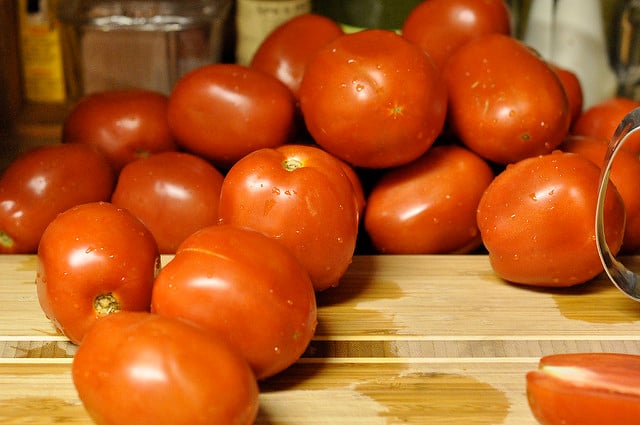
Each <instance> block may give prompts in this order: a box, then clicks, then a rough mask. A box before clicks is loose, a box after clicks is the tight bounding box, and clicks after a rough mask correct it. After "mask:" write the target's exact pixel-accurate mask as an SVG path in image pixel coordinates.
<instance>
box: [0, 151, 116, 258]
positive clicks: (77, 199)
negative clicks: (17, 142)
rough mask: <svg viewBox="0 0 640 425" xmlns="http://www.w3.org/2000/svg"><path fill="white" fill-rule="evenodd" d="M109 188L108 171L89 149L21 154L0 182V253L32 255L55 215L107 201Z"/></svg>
mask: <svg viewBox="0 0 640 425" xmlns="http://www.w3.org/2000/svg"><path fill="white" fill-rule="evenodd" d="M114 184H115V173H114V170H113V169H112V168H111V166H110V165H109V163H108V162H107V160H106V158H105V157H104V156H103V155H101V154H100V153H99V152H97V151H96V150H95V149H94V148H92V147H90V146H86V145H63V144H56V145H47V146H41V147H37V148H34V149H31V150H29V151H26V152H24V153H22V154H21V155H20V156H18V157H17V158H16V159H15V160H14V161H12V162H11V163H10V164H9V165H8V167H7V168H6V169H5V171H4V173H3V174H2V177H0V253H5V254H35V252H36V250H37V248H38V243H39V242H40V237H41V236H42V232H44V229H45V228H46V227H47V225H48V224H49V223H50V222H51V220H53V219H54V218H55V217H56V215H58V214H59V213H61V212H62V211H64V210H66V209H68V208H71V207H72V206H74V205H77V204H82V203H86V202H92V201H108V200H109V198H110V197H111V192H112V191H113V187H114Z"/></svg>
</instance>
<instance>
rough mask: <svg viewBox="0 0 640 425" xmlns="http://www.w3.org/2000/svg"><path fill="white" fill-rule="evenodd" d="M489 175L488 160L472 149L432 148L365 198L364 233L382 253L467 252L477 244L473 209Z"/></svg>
mask: <svg viewBox="0 0 640 425" xmlns="http://www.w3.org/2000/svg"><path fill="white" fill-rule="evenodd" d="M492 179H493V171H492V169H491V167H490V166H489V164H487V162H486V161H485V160H483V159H482V158H480V157H479V156H477V155H476V154H474V153H472V152H471V151H469V150H467V149H465V148H462V147H460V146H455V145H443V146H436V147H433V148H431V149H430V150H429V151H428V152H427V153H426V154H425V155H423V156H422V157H421V158H419V159H417V160H416V161H414V162H412V163H410V164H407V165H405V166H403V167H400V168H396V169H393V170H390V171H389V172H387V173H386V174H385V175H383V176H382V177H381V179H380V180H379V181H378V182H377V183H376V185H375V186H374V187H373V189H372V190H371V193H370V195H369V198H368V200H367V209H366V213H365V219H364V224H365V229H366V231H367V234H368V235H369V237H370V238H371V241H372V243H373V245H374V246H375V248H376V250H377V251H378V252H380V253H383V254H447V253H466V252H469V251H471V250H473V249H475V248H477V247H478V246H479V245H480V231H479V230H478V225H477V221H476V210H477V208H478V202H480V198H481V197H482V194H483V192H484V190H485V189H486V188H487V186H489V183H491V180H492Z"/></svg>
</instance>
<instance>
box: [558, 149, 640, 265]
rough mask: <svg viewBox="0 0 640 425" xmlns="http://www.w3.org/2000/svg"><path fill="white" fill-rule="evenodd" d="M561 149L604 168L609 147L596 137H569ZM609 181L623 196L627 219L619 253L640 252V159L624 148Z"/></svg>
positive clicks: (618, 156) (619, 152)
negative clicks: (581, 156) (583, 157)
mask: <svg viewBox="0 0 640 425" xmlns="http://www.w3.org/2000/svg"><path fill="white" fill-rule="evenodd" d="M560 147H561V148H562V150H564V151H567V152H574V153H578V154H581V155H584V156H585V157H587V158H588V159H589V160H591V161H593V163H595V164H596V165H597V166H598V167H602V165H603V161H604V157H605V154H606V152H607V148H608V144H607V143H605V142H603V141H602V140H600V139H596V138H593V137H587V136H569V137H567V139H566V140H565V141H564V142H563V143H562V145H561V146H560ZM610 179H611V181H612V182H613V184H614V185H615V186H616V189H618V192H619V193H620V196H622V200H623V201H624V207H625V211H626V217H627V219H626V223H625V229H624V239H623V242H622V248H621V250H620V252H621V253H626V254H631V253H634V252H636V251H638V250H639V249H640V186H639V185H638V182H639V181H640V160H639V159H638V158H637V157H636V156H634V155H633V154H632V153H631V152H629V151H626V150H624V149H621V150H620V151H618V153H617V154H616V157H615V160H614V162H613V165H612V167H611V174H610Z"/></svg>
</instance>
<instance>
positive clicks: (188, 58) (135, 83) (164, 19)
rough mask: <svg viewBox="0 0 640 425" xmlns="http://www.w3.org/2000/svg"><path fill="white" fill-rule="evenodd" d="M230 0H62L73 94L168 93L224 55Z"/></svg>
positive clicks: (61, 18) (60, 15)
mask: <svg viewBox="0 0 640 425" xmlns="http://www.w3.org/2000/svg"><path fill="white" fill-rule="evenodd" d="M231 4H232V2H231V0H121V1H115V0H64V1H61V2H59V4H58V9H57V16H58V19H59V21H60V23H61V26H62V42H63V49H64V50H63V57H64V63H65V77H66V80H67V86H68V91H69V97H70V98H72V99H76V98H79V97H81V96H83V95H86V94H89V93H92V92H97V91H103V90H109V89H116V88H127V87H135V88H145V89H149V90H155V91H158V92H162V93H165V94H168V93H170V91H171V89H172V88H173V85H174V84H175V82H176V81H177V80H178V78H180V77H181V76H182V75H184V74H185V73H186V72H188V71H190V70H192V69H195V68H197V67H200V66H203V65H206V64H209V63H215V62H219V61H220V58H221V54H222V46H223V42H224V40H223V38H224V34H225V31H224V28H225V23H226V21H227V19H228V18H229V10H230V8H231Z"/></svg>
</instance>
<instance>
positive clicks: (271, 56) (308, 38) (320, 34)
mask: <svg viewBox="0 0 640 425" xmlns="http://www.w3.org/2000/svg"><path fill="white" fill-rule="evenodd" d="M341 34H342V27H340V25H338V23H337V22H335V21H333V20H331V19H329V18H327V17H325V16H321V15H316V14H313V13H306V14H303V15H298V16H296V17H294V18H292V19H290V20H289V21H287V22H285V23H283V24H282V25H280V26H279V27H277V28H276V29H275V30H274V31H273V32H271V33H270V34H269V35H268V36H267V37H266V38H265V39H264V40H263V41H262V43H261V44H260V46H258V49H257V50H256V52H255V54H254V55H253V58H252V59H251V66H252V67H254V68H257V69H260V70H262V71H264V72H266V73H268V74H271V75H273V76H274V77H276V78H278V79H279V80H280V81H282V82H283V83H285V84H286V85H287V87H289V88H290V89H291V91H292V92H293V95H294V96H295V97H296V99H298V98H299V90H300V82H301V81H302V76H303V75H304V70H305V68H306V66H307V63H308V62H309V61H310V60H311V58H312V56H313V55H314V54H315V53H316V50H317V49H319V48H321V47H322V46H324V45H325V44H327V43H328V42H329V41H331V40H333V39H334V38H336V37H338V36H339V35H341Z"/></svg>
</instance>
